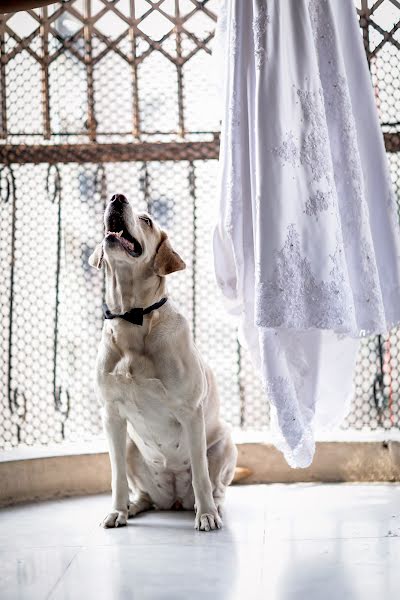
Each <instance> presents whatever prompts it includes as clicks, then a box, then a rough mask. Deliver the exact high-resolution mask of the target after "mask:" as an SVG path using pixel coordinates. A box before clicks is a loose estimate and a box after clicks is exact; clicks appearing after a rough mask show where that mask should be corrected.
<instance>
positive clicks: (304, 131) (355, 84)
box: [214, 0, 400, 467]
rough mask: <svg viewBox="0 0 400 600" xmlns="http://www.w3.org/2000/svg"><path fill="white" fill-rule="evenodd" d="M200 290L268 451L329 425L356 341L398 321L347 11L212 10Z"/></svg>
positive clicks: (367, 89)
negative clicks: (242, 364) (216, 100)
mask: <svg viewBox="0 0 400 600" xmlns="http://www.w3.org/2000/svg"><path fill="white" fill-rule="evenodd" d="M215 52H216V55H217V58H218V59H219V61H220V66H221V81H222V97H223V112H222V132H221V151H220V178H219V179H220V181H219V202H220V210H219V222H218V224H217V227H216V230H215V235H214V256H215V269H216V277H217V282H218V285H219V287H220V288H221V290H222V293H223V295H224V297H225V299H226V302H227V306H228V309H229V310H230V311H231V312H232V313H233V314H235V315H238V316H239V317H240V321H241V339H242V340H243V341H244V342H245V343H246V345H247V346H248V348H249V350H250V354H251V356H252V359H253V362H254V364H255V365H256V367H257V369H258V371H259V372H260V374H261V376H262V380H263V383H264V385H265V389H266V395H267V396H268V397H269V399H270V401H271V404H272V407H273V411H272V412H273V416H274V421H275V430H276V440H275V443H276V444H277V446H278V447H279V448H280V449H281V450H282V451H283V452H284V455H285V457H286V459H287V461H288V462H289V464H290V465H291V466H295V467H305V466H308V465H309V464H310V463H311V461H312V458H313V455H314V450H315V444H314V436H313V431H314V427H315V425H322V426H325V427H326V426H332V425H334V424H337V423H338V422H340V421H341V420H342V418H343V417H344V415H345V412H346V407H348V405H349V404H348V402H349V399H350V398H351V395H352V377H353V370H354V364H355V358H356V353H357V348H358V338H359V337H360V336H363V335H366V334H375V333H385V332H387V331H388V329H389V328H391V327H392V326H393V325H395V324H397V323H398V322H399V321H400V268H399V266H400V244H399V239H400V230H399V226H398V218H397V213H396V203H395V197H394V194H393V190H392V185H391V181H390V174H389V170H388V164H387V159H386V155H385V149H384V145H383V139H382V133H381V130H380V126H379V123H378V117H377V111H376V107H375V102H374V95H373V90H372V86H371V81H370V76H369V72H368V67H367V63H366V58H365V52H364V48H363V44H362V37H361V32H360V29H359V26H358V22H357V17H356V11H355V6H354V3H353V0H340V1H338V0H225V2H223V3H222V6H221V13H220V18H219V22H218V27H217V37H216V46H215Z"/></svg>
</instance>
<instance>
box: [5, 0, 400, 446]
mask: <svg viewBox="0 0 400 600" xmlns="http://www.w3.org/2000/svg"><path fill="white" fill-rule="evenodd" d="M357 8H358V9H359V14H360V25H361V30H360V31H361V33H362V34H363V36H364V42H365V47H366V51H367V56H368V59H369V63H370V68H371V74H372V78H373V83H374V86H375V90H376V98H377V104H378V108H379V113H380V118H381V122H382V127H383V130H384V133H385V141H386V146H387V149H388V151H389V159H390V162H391V166H392V174H393V180H394V182H395V185H396V186H397V188H396V189H397V192H398V195H400V162H399V157H400V154H399V153H398V151H399V150H400V142H399V133H398V132H399V130H400V125H399V122H398V121H399V113H400V83H399V73H398V69H399V48H400V42H399V41H398V39H399V38H398V31H399V30H400V10H399V4H398V2H395V1H394V0H393V2H392V1H390V0H384V1H383V2H376V3H373V2H369V3H368V2H364V0H363V1H362V2H359V3H358V5H357ZM216 11H217V2H216V1H213V0H208V1H207V0H203V1H198V0H161V1H158V2H151V1H149V0H114V1H107V0H70V1H68V2H63V3H58V4H56V5H53V6H52V7H49V8H43V9H38V10H34V11H29V12H25V13H19V14H15V15H6V16H2V17H0V54H1V61H0V83H1V88H0V108H1V113H0V114H1V121H0V125H1V126H0V136H1V139H0V160H1V163H2V164H1V173H0V191H1V197H0V209H1V221H0V230H1V235H0V261H1V276H0V301H1V306H0V309H1V324H2V326H1V332H0V343H1V371H0V403H1V412H0V445H1V447H3V448H9V447H12V446H17V445H18V444H29V445H32V444H47V443H50V442H54V441H56V442H57V441H62V440H63V439H66V440H82V439H88V438H90V437H92V436H94V437H96V436H98V435H99V434H100V432H101V426H100V420H99V414H98V409H97V403H96V400H95V398H94V393H93V385H92V377H93V367H94V360H95V355H96V351H97V345H98V341H99V337H100V331H101V327H102V316H101V304H102V301H103V292H104V290H103V285H104V284H103V279H102V274H101V273H98V272H97V271H94V270H92V269H90V268H89V266H88V262H87V259H88V256H89V254H90V252H91V250H92V249H93V248H94V246H95V245H96V243H97V242H98V241H100V239H101V237H102V213H103V209H104V205H105V202H106V201H107V199H108V198H109V197H110V196H111V195H112V194H114V193H116V192H118V193H123V194H125V195H126V196H127V197H128V198H129V199H130V200H131V201H132V202H133V203H134V204H135V206H136V207H137V208H138V209H146V210H148V211H149V212H151V213H152V214H153V215H154V217H155V218H156V219H157V220H158V221H159V223H160V224H161V225H162V226H163V227H165V228H166V229H168V231H169V234H170V236H171V238H172V241H173V243H174V245H175V247H176V249H177V250H178V251H179V253H180V254H181V255H182V256H183V257H184V259H185V262H186V263H187V269H186V271H184V272H181V273H177V274H174V275H173V276H171V278H170V282H169V290H170V293H171V295H172V296H173V297H174V299H175V300H176V301H177V302H178V303H179V304H180V305H181V306H182V308H183V309H184V311H185V313H186V315H187V317H188V318H189V320H190V322H191V324H192V330H193V334H194V336H195V339H196V343H197V345H198V346H199V348H200V350H201V352H202V353H203V354H204V356H205V357H206V359H207V360H208V362H209V363H210V364H211V365H212V367H213V369H214V371H215V373H216V376H217V379H218V382H219V390H220V396H221V403H222V412H223V415H224V417H225V418H226V419H227V420H228V421H229V422H230V423H232V424H233V425H234V426H235V427H240V428H242V429H244V430H249V429H253V430H254V429H257V430H267V429H268V425H269V413H268V405H267V402H266V400H265V397H264V396H263V393H262V389H261V384H260V381H259V379H258V378H257V376H256V374H255V373H254V371H253V369H252V367H251V364H250V361H249V357H248V356H247V354H246V353H245V352H244V351H243V350H242V349H241V348H240V346H239V344H238V341H237V337H236V331H235V325H234V324H233V323H232V322H231V321H230V320H229V318H228V317H227V316H226V314H225V312H224V310H223V307H222V303H221V300H220V296H219V294H218V291H217V289H216V285H215V282H214V274H213V262H212V243H211V236H212V227H213V223H214V222H215V220H216V209H217V207H216V202H215V198H216V194H215V182H216V173H217V157H218V129H219V123H218V121H217V118H216V115H217V114H218V111H217V110H216V98H215V95H214V92H213V90H214V89H215V85H214V83H215V82H214V81H213V80H212V77H213V67H212V62H211V60H212V58H211V43H212V39H213V35H214V33H213V32H214V28H215V20H216ZM399 351H400V333H399V332H397V331H394V332H392V334H391V335H390V337H389V338H388V339H383V338H375V337H374V338H371V339H365V340H363V343H362V348H361V351H360V357H359V361H358V364H357V369H356V373H355V384H356V395H355V401H354V406H353V409H352V412H351V414H350V415H349V417H348V418H347V421H346V424H345V427H348V428H352V429H354V428H355V429H362V428H365V429H376V428H380V427H383V428H385V429H391V428H398V425H399V421H398V419H399V409H398V399H399V398H398V383H397V382H398V368H399V367H398V364H399V363H398V352H399Z"/></svg>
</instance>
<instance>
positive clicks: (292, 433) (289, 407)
mask: <svg viewBox="0 0 400 600" xmlns="http://www.w3.org/2000/svg"><path fill="white" fill-rule="evenodd" d="M265 391H266V394H267V396H268V398H269V400H270V401H271V404H272V406H273V408H274V409H275V410H273V412H272V414H271V417H273V420H275V421H276V422H277V424H278V427H277V428H275V429H278V431H279V437H278V439H276V440H275V443H276V446H277V447H278V448H279V449H280V450H281V451H282V452H284V455H285V458H286V460H287V462H288V464H289V465H290V466H293V467H294V466H297V467H299V466H306V465H309V464H310V461H311V459H312V456H313V454H314V448H315V443H314V436H313V433H312V429H311V426H310V423H307V422H305V421H304V418H303V415H302V414H301V411H300V409H299V405H298V402H297V394H296V390H295V388H294V386H293V384H292V382H291V381H289V380H288V379H286V377H271V378H269V379H268V380H267V381H266V382H265ZM276 407H279V410H276ZM310 421H311V415H310Z"/></svg>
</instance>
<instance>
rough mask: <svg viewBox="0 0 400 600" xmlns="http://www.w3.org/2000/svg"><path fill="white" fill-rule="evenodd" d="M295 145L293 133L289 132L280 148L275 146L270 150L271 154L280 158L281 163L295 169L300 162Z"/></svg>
mask: <svg viewBox="0 0 400 600" xmlns="http://www.w3.org/2000/svg"><path fill="white" fill-rule="evenodd" d="M297 144H298V142H297V141H296V138H295V136H294V134H293V131H289V132H288V133H287V135H286V138H285V139H284V140H283V142H282V143H281V144H280V146H275V148H273V149H272V153H273V154H274V156H276V157H278V158H280V159H281V161H282V162H283V163H289V164H290V165H292V167H297V166H298V165H299V162H300V160H299V151H298V149H297Z"/></svg>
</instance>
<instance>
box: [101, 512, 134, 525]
mask: <svg viewBox="0 0 400 600" xmlns="http://www.w3.org/2000/svg"><path fill="white" fill-rule="evenodd" d="M127 516H128V515H127V511H126V512H125V511H121V510H113V511H112V512H110V513H109V514H108V515H107V516H106V518H105V519H103V521H102V522H101V523H100V525H101V526H102V527H104V528H105V529H109V528H110V527H123V526H124V525H126V520H127Z"/></svg>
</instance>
